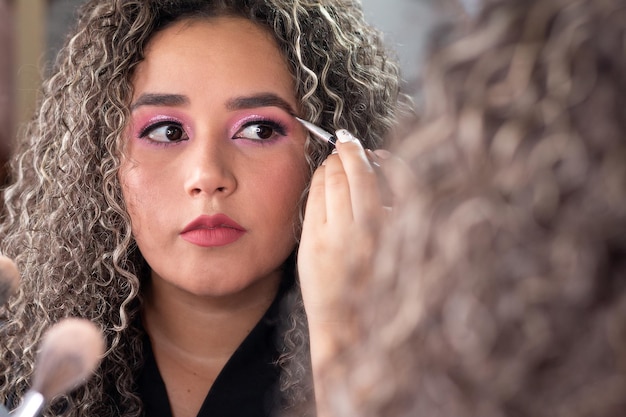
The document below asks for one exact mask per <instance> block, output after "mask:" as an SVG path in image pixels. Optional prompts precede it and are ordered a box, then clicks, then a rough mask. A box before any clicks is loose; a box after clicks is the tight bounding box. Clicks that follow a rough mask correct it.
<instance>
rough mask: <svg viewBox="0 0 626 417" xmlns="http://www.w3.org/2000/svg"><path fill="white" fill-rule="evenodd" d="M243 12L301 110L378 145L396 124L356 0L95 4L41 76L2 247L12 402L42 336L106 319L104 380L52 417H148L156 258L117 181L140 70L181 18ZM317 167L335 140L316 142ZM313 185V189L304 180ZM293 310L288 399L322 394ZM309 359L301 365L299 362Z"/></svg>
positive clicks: (5, 354) (385, 70)
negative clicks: (18, 279)
mask: <svg viewBox="0 0 626 417" xmlns="http://www.w3.org/2000/svg"><path fill="white" fill-rule="evenodd" d="M220 15H233V16H241V17H245V18H247V19H251V20H252V21H254V22H256V23H258V24H259V25H261V26H263V27H265V28H267V29H268V31H270V32H271V33H272V34H273V35H274V36H275V39H276V42H277V44H278V47H279V48H280V50H281V52H282V53H283V54H284V55H285V57H286V58H287V61H288V62H289V65H290V71H291V73H292V75H293V77H294V81H295V86H296V92H295V93H296V96H297V97H298V98H299V99H300V101H301V106H302V110H303V116H304V117H306V118H308V119H309V120H311V121H313V122H315V123H317V124H319V125H321V126H323V127H325V128H327V129H329V130H333V129H335V128H339V127H341V128H348V129H350V130H352V131H354V132H357V133H358V135H359V136H360V137H361V138H362V139H363V141H364V143H365V144H366V146H367V147H371V148H375V147H378V146H380V145H381V143H382V141H383V137H385V135H386V133H387V132H388V130H389V129H390V128H391V127H392V125H393V120H394V111H395V106H396V100H397V98H398V95H399V92H398V89H399V88H398V85H399V75H398V73H399V70H398V67H397V65H396V63H395V61H394V60H393V59H389V55H388V51H387V50H386V48H385V47H384V45H383V42H382V39H381V34H380V33H379V32H378V31H377V30H375V29H374V28H373V27H371V26H369V25H368V24H367V23H366V22H365V20H364V16H363V13H362V11H361V8H360V3H359V2H358V1H355V0H295V1H294V0H248V1H234V0H232V1H229V0H215V1H208V0H168V1H161V0H92V1H90V2H88V3H87V4H85V5H84V6H83V7H82V9H81V12H80V15H79V16H80V17H79V20H78V22H77V25H76V28H75V30H74V32H73V34H72V35H71V36H70V37H68V39H67V41H66V44H65V46H64V47H63V48H62V50H61V51H60V53H59V56H58V58H57V61H56V65H55V70H54V71H53V72H52V74H51V75H50V76H49V78H48V79H47V80H46V81H45V82H44V84H43V91H42V95H41V97H42V99H41V101H40V105H39V108H38V111H37V112H36V115H35V116H34V118H33V120H32V121H31V122H30V123H29V124H28V125H27V126H26V128H25V130H24V132H23V137H22V139H21V140H20V142H19V146H18V149H17V151H16V155H15V157H14V158H13V160H12V166H11V169H12V170H11V175H12V180H11V185H10V186H9V187H8V188H7V189H6V190H5V193H4V205H5V210H4V213H3V218H2V224H1V226H0V242H1V243H0V245H1V250H2V253H3V254H5V255H7V256H9V257H11V258H13V259H14V260H15V262H16V263H17V265H18V267H19V269H20V270H21V271H22V274H23V282H22V285H21V287H20V290H19V293H18V294H17V295H16V296H15V297H14V298H12V299H11V301H10V303H9V304H8V305H7V306H4V307H2V308H1V309H0V323H2V324H1V325H0V400H2V401H4V402H5V403H8V404H11V405H13V406H15V405H16V403H17V402H18V401H19V398H21V397H22V395H23V394H24V392H25V390H26V389H27V388H28V386H29V380H30V378H31V376H32V374H33V367H34V363H33V362H34V355H35V353H36V349H37V346H38V343H39V341H40V338H41V336H42V334H43V333H44V332H45V331H46V329H48V328H49V326H50V325H51V324H53V323H55V322H57V321H58V320H59V319H61V318H63V317H67V316H79V317H84V318H88V319H90V320H92V321H93V322H95V323H97V324H99V325H100V327H101V328H102V329H103V331H104V333H105V336H106V339H107V343H108V350H107V353H106V355H105V357H104V359H103V361H102V364H101V366H100V368H99V369H98V371H97V373H96V375H95V377H94V378H92V379H91V380H90V381H89V382H88V383H87V384H86V385H85V386H83V387H81V388H79V389H77V390H76V391H74V392H73V393H71V394H69V395H65V396H64V397H62V398H59V399H57V400H56V401H55V402H54V404H53V406H52V407H49V408H48V409H47V410H46V412H45V414H46V415H63V416H78V415H94V416H107V415H111V416H129V417H130V416H139V415H141V412H142V405H141V402H140V399H139V398H138V396H137V394H136V392H135V387H134V379H135V373H136V372H137V370H138V369H139V368H140V367H141V366H142V343H141V340H142V335H141V331H140V328H139V326H138V314H139V310H140V306H141V279H140V277H141V276H143V275H144V274H145V273H146V271H147V268H148V266H147V265H146V263H145V261H144V260H143V258H142V256H141V254H140V253H139V251H138V249H137V247H136V244H135V242H134V240H133V235H132V229H131V223H130V218H129V216H128V214H127V211H126V208H125V204H124V201H123V200H122V193H121V190H120V184H119V181H118V169H119V166H120V155H121V152H122V146H123V140H124V134H123V132H124V129H125V127H126V125H127V122H128V120H129V103H130V100H131V97H132V94H133V87H132V85H131V82H130V80H131V76H132V74H133V70H134V68H135V67H136V66H137V64H138V63H139V62H141V61H142V59H143V56H144V49H145V47H146V44H147V43H148V42H149V41H150V39H151V38H152V36H154V34H155V33H156V32H158V31H159V30H161V29H163V28H164V27H166V26H167V25H169V24H171V23H172V22H174V21H178V20H181V19H202V18H205V17H211V16H220ZM306 150H307V157H308V161H309V163H310V166H311V170H313V169H314V168H315V167H316V166H317V165H318V164H319V163H321V161H322V160H323V159H324V158H325V157H326V155H327V154H328V152H329V149H328V148H327V147H325V146H323V145H320V144H319V143H317V142H316V141H308V142H307V146H306ZM305 193H306V190H305ZM291 298H292V299H294V302H293V303H292V304H293V305H292V306H291V307H290V311H288V312H287V314H285V317H284V320H285V324H284V327H285V330H284V348H283V349H284V352H283V358H282V360H281V364H282V365H283V366H284V367H285V369H286V371H285V372H284V375H283V377H282V382H281V385H282V389H283V391H284V397H285V399H284V404H285V407H286V408H289V407H292V408H293V407H295V405H297V404H298V403H299V402H302V401H305V399H306V398H310V392H309V391H308V385H307V384H306V379H307V378H308V370H307V367H308V364H307V361H306V355H307V353H306V352H307V348H306V344H307V342H306V340H307V336H306V325H305V319H304V313H303V309H302V303H301V300H300V299H299V296H298V294H296V295H295V296H293V297H291ZM290 362H291V363H292V365H293V363H294V362H298V363H297V366H287V364H289V363H290Z"/></svg>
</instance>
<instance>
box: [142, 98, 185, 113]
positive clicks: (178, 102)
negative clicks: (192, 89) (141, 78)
mask: <svg viewBox="0 0 626 417" xmlns="http://www.w3.org/2000/svg"><path fill="white" fill-rule="evenodd" d="M184 104H189V99H188V98H187V96H184V95H182V94H142V95H140V96H139V98H138V99H137V101H135V102H134V103H133V104H131V106H130V110H131V111H133V110H135V109H136V108H137V107H141V106H182V105H184Z"/></svg>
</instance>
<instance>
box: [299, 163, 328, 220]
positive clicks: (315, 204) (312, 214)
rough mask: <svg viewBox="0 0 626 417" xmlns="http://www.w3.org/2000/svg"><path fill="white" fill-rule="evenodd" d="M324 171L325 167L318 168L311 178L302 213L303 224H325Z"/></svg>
mask: <svg viewBox="0 0 626 417" xmlns="http://www.w3.org/2000/svg"><path fill="white" fill-rule="evenodd" d="M325 169H326V167H324V166H320V167H318V168H317V169H316V170H315V172H314V173H313V177H312V178H311V186H310V188H309V195H308V197H307V201H306V208H305V211H304V220H303V223H304V224H307V225H322V224H324V223H326V185H325V176H326V174H325Z"/></svg>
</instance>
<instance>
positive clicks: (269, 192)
mask: <svg viewBox="0 0 626 417" xmlns="http://www.w3.org/2000/svg"><path fill="white" fill-rule="evenodd" d="M268 175H269V176H268V177H266V178H268V179H267V180H266V181H264V183H263V184H261V183H259V184H256V188H257V189H258V190H259V192H261V193H264V194H265V198H266V199H267V201H268V203H269V204H270V205H273V206H274V207H275V209H276V208H277V209H278V210H277V211H280V212H282V213H283V216H284V215H285V213H286V215H287V216H292V215H295V214H297V213H298V203H300V200H301V197H302V194H303V192H304V189H305V188H306V186H307V184H308V181H309V168H308V165H307V164H306V161H305V160H304V159H303V160H302V161H297V160H296V161H294V162H292V163H290V164H285V166H283V167H281V169H274V170H271V171H270V172H269V174H268Z"/></svg>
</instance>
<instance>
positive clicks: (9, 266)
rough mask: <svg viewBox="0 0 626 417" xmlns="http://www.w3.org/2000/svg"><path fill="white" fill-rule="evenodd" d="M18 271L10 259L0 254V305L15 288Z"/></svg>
mask: <svg viewBox="0 0 626 417" xmlns="http://www.w3.org/2000/svg"><path fill="white" fill-rule="evenodd" d="M19 284H20V273H19V271H18V270H17V266H16V265H15V262H13V260H12V259H10V258H7V257H6V256H4V255H0V305H2V304H4V303H5V302H6V301H7V300H8V299H9V297H10V296H11V295H12V294H13V293H14V292H15V291H16V290H17V287H18V286H19Z"/></svg>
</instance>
